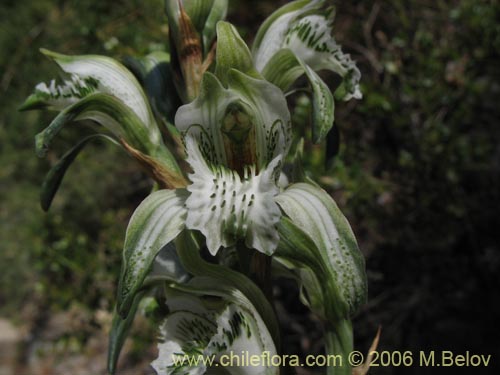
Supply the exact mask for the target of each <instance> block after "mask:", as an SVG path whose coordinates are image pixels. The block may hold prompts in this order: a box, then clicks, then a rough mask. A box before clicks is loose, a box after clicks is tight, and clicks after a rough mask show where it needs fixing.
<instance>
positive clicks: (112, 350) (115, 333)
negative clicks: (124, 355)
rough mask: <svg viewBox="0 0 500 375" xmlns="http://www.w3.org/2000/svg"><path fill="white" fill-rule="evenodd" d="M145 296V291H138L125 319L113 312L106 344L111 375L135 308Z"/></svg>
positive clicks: (114, 369)
mask: <svg viewBox="0 0 500 375" xmlns="http://www.w3.org/2000/svg"><path fill="white" fill-rule="evenodd" d="M145 294H146V291H140V292H138V293H137V294H136V295H135V296H134V300H133V302H132V305H131V307H130V311H129V312H128V314H127V316H126V317H125V318H123V317H121V316H120V315H119V314H118V313H117V311H116V309H115V311H114V312H113V322H112V324H111V330H110V332H109V342H108V372H109V373H110V374H111V375H114V374H115V372H116V365H117V362H118V358H119V357H120V352H121V350H122V347H123V344H124V343H125V340H126V338H127V336H128V333H129V331H130V327H131V326H132V323H133V322H134V318H135V314H136V313H137V308H138V307H139V304H140V302H141V300H142V298H143V297H144V296H145Z"/></svg>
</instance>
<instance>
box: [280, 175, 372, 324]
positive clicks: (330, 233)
mask: <svg viewBox="0 0 500 375" xmlns="http://www.w3.org/2000/svg"><path fill="white" fill-rule="evenodd" d="M276 200H277V202H278V204H279V205H280V207H281V208H282V209H283V211H284V212H285V214H286V215H287V216H288V217H289V218H290V220H291V221H292V222H293V224H294V225H295V226H297V227H298V228H301V232H303V233H304V234H306V235H307V236H308V237H309V239H308V240H307V239H305V238H304V234H302V233H300V232H298V231H297V230H295V232H296V233H297V234H296V235H292V234H293V232H294V231H289V232H290V233H288V234H287V235H286V236H283V235H281V238H282V239H283V238H287V240H288V241H296V242H297V246H298V245H299V244H300V243H301V242H302V243H303V242H304V241H310V240H311V239H312V240H313V242H314V244H315V245H316V246H315V247H316V248H317V250H318V251H319V256H320V258H319V259H318V261H320V262H321V267H320V266H319V264H316V265H314V264H311V267H313V268H311V270H312V271H314V272H323V273H324V272H326V274H325V275H326V277H327V278H326V279H324V280H322V282H324V283H325V285H330V289H332V291H333V295H331V298H332V299H333V300H330V301H325V302H326V303H327V306H330V305H329V304H333V306H334V309H335V311H334V312H333V313H334V314H335V316H336V319H341V318H347V317H348V316H349V315H350V314H354V313H355V312H356V310H357V309H358V308H359V306H360V305H361V304H362V303H364V302H365V300H366V293H367V287H366V274H365V266H364V259H363V256H362V254H361V252H360V251H359V248H358V245H357V242H356V239H355V237H354V234H353V233H352V230H351V227H350V225H349V223H348V221H347V220H346V218H345V217H344V215H343V214H342V212H341V211H340V210H339V208H338V207H337V205H336V204H335V202H334V201H333V199H332V198H331V197H330V196H329V195H328V194H327V193H326V192H325V191H324V190H322V189H318V188H316V187H314V186H312V185H308V184H305V183H298V184H294V185H292V186H291V187H289V188H288V189H287V190H286V191H285V192H283V193H282V194H280V195H279V196H278V197H277V198H276ZM290 245H291V247H290V249H289V250H292V249H293V246H292V245H293V242H292V243H291V244H290ZM308 246H310V244H309V245H308ZM278 254H279V249H278ZM290 255H292V254H289V255H288V256H290ZM297 256H298V254H297ZM310 258H311V259H312V257H310ZM308 261H312V260H308Z"/></svg>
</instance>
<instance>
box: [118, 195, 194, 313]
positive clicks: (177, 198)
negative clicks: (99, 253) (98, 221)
mask: <svg viewBox="0 0 500 375" xmlns="http://www.w3.org/2000/svg"><path fill="white" fill-rule="evenodd" d="M185 199H186V193H185V191H183V190H181V189H177V190H159V191H157V192H155V193H153V194H151V195H150V196H148V197H147V198H146V199H145V200H144V201H143V202H142V203H141V204H140V205H139V207H137V209H136V210H135V212H134V214H133V215H132V217H131V219H130V222H129V225H128V227H127V234H126V237H125V244H124V249H123V263H122V272H121V277H120V283H119V286H118V312H119V313H120V315H122V316H126V315H127V312H128V310H129V309H130V306H131V304H132V301H133V298H134V296H135V294H136V293H137V291H138V290H139V288H140V287H141V285H142V284H143V281H144V279H145V278H146V276H147V274H148V272H149V271H150V269H151V265H152V264H153V261H154V259H155V257H156V255H157V254H158V252H159V251H160V250H161V249H162V248H163V247H164V246H165V245H167V244H168V243H169V242H171V241H172V240H174V239H175V238H176V237H177V235H178V234H179V233H180V232H181V231H182V229H183V228H184V221H185V216H186V210H185V208H184V201H185Z"/></svg>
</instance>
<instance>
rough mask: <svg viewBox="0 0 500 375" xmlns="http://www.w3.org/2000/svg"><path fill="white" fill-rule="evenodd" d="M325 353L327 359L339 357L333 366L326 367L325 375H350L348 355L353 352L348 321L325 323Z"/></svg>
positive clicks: (350, 325)
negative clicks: (331, 356)
mask: <svg viewBox="0 0 500 375" xmlns="http://www.w3.org/2000/svg"><path fill="white" fill-rule="evenodd" d="M325 351H326V355H327V357H328V356H330V355H333V356H339V357H336V358H338V359H337V360H336V363H335V366H329V367H327V370H326V373H327V375H351V374H352V369H351V365H350V363H349V354H350V353H351V352H352V351H353V337H352V324H351V321H350V320H349V319H343V320H340V321H337V322H327V323H326V326H325Z"/></svg>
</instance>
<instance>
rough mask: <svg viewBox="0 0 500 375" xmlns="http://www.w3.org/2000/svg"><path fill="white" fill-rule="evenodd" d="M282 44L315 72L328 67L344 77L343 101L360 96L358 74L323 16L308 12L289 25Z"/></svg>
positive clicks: (359, 76) (357, 70) (359, 75)
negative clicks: (345, 93) (344, 90)
mask: <svg viewBox="0 0 500 375" xmlns="http://www.w3.org/2000/svg"><path fill="white" fill-rule="evenodd" d="M283 47H284V48H289V49H290V50H292V51H293V52H294V53H295V55H296V56H297V57H298V58H299V59H301V60H302V61H303V62H304V63H305V64H307V65H309V66H310V67H311V68H312V69H313V70H315V71H319V70H322V69H327V70H331V71H333V72H335V73H337V74H339V75H340V76H341V77H342V78H345V80H346V81H345V82H344V85H345V86H346V90H347V95H346V97H345V98H344V99H345V100H348V99H350V98H356V99H360V98H361V97H362V95H361V91H360V90H359V84H358V83H359V79H360V78H361V73H360V71H359V69H358V68H357V67H356V65H355V63H354V62H353V61H352V59H351V57H350V56H349V55H348V54H345V53H343V52H342V50H341V48H340V45H338V44H337V42H336V41H335V39H334V38H333V37H332V27H331V25H330V21H329V20H328V19H327V18H325V17H324V16H322V15H309V16H306V17H303V18H301V19H300V20H298V21H296V22H294V23H293V24H291V25H290V29H289V31H288V32H287V34H286V37H285V40H284V43H283Z"/></svg>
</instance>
